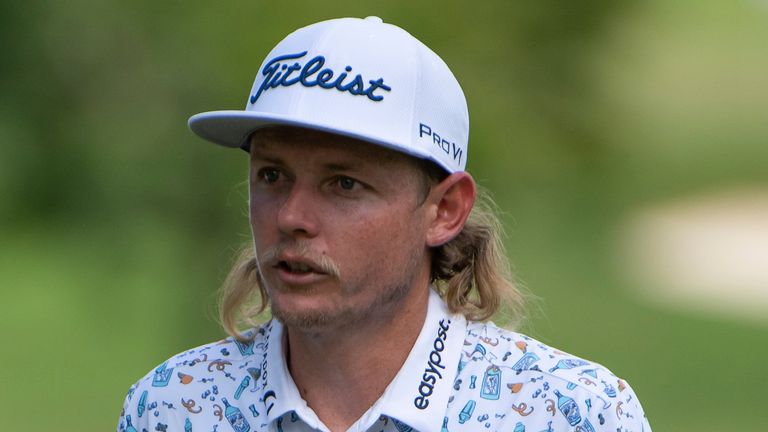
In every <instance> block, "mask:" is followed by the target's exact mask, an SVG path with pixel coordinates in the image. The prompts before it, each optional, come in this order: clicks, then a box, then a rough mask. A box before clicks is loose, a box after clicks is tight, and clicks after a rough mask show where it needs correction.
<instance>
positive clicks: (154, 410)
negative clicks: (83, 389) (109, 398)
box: [117, 378, 185, 432]
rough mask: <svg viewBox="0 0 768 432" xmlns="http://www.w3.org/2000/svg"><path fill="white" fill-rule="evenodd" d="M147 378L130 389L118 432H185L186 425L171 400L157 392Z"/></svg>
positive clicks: (121, 414) (118, 423) (118, 425)
mask: <svg viewBox="0 0 768 432" xmlns="http://www.w3.org/2000/svg"><path fill="white" fill-rule="evenodd" d="M157 390H158V389H155V388H153V387H152V386H151V385H150V380H147V379H146V378H144V379H142V380H140V381H139V382H137V383H136V384H134V385H132V386H131V388H130V389H128V394H127V395H126V397H125V402H124V403H123V409H122V411H121V412H120V418H119V419H118V422H117V432H154V431H159V432H184V431H185V424H184V423H183V420H181V421H180V420H179V417H178V415H176V413H175V406H174V405H173V402H172V401H171V400H165V399H166V398H164V392H162V391H157Z"/></svg>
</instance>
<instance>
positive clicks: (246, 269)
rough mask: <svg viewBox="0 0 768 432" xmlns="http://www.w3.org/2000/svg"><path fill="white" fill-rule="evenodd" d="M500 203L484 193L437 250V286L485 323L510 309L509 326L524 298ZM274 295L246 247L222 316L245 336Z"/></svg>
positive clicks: (227, 286)
mask: <svg viewBox="0 0 768 432" xmlns="http://www.w3.org/2000/svg"><path fill="white" fill-rule="evenodd" d="M496 213H497V211H496V206H495V204H494V203H493V201H492V200H491V199H490V198H489V197H488V195H487V194H485V193H483V192H482V191H478V200H477V202H476V203H475V206H474V207H473V208H472V212H471V213H470V215H469V218H468V220H467V222H466V224H465V225H464V228H463V229H462V231H461V232H460V233H459V234H458V235H457V236H456V237H455V238H454V239H452V240H451V241H449V242H448V243H446V244H444V245H442V246H439V247H436V248H433V251H432V266H431V279H432V285H433V286H434V287H435V289H436V290H437V292H438V293H439V294H440V296H441V297H443V298H444V299H445V301H446V303H447V304H448V309H449V310H450V311H451V313H460V314H462V315H464V316H465V317H466V318H467V319H468V320H472V321H485V320H488V319H489V318H491V316H493V315H494V314H495V313H496V312H498V311H499V310H500V308H502V307H505V308H506V312H507V314H506V315H508V318H507V319H505V321H506V322H507V325H508V326H514V325H516V324H517V323H519V322H520V320H521V319H522V311H523V303H524V301H523V300H524V298H523V295H522V293H521V292H520V290H519V289H518V288H517V287H516V286H515V284H514V282H513V280H512V274H511V271H510V267H509V261H508V260H507V257H506V253H505V251H504V245H503V243H502V240H501V236H502V229H501V224H500V222H499V219H498V217H497V216H496ZM268 304H269V297H268V295H267V291H266V289H265V288H264V284H263V283H261V278H260V276H259V270H258V266H257V264H256V258H255V253H254V249H253V246H252V245H250V244H249V245H248V246H245V247H243V249H242V250H241V251H240V252H239V254H238V256H237V258H236V260H235V263H234V265H233V266H232V269H231V270H230V272H229V275H228V276H227V278H226V280H225V281H224V284H223V285H222V287H221V290H220V299H219V319H220V322H221V325H222V327H223V328H224V330H225V331H226V332H227V333H228V334H229V335H231V336H233V337H235V338H237V339H243V338H244V337H243V336H242V334H241V332H240V331H239V328H240V327H241V326H247V327H253V326H255V325H257V324H258V322H259V318H260V315H261V314H262V313H263V312H264V311H265V310H266V309H267V306H268Z"/></svg>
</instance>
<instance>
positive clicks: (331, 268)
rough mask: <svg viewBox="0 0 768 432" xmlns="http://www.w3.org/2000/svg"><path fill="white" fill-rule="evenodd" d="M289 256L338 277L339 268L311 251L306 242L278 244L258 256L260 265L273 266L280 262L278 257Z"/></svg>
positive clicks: (309, 245)
mask: <svg viewBox="0 0 768 432" xmlns="http://www.w3.org/2000/svg"><path fill="white" fill-rule="evenodd" d="M283 254H289V255H291V256H292V257H296V258H297V259H300V260H302V261H305V262H306V263H307V264H308V265H309V266H310V267H312V268H313V269H315V270H319V271H321V272H323V273H326V274H328V275H331V276H335V277H339V276H340V274H341V273H340V271H339V266H338V264H336V262H334V261H333V259H331V258H330V257H328V256H326V255H324V254H322V253H320V252H317V251H316V250H314V249H312V245H311V244H310V242H309V241H307V240H295V241H291V242H289V243H279V244H277V245H275V246H272V247H270V248H267V249H266V250H265V251H264V252H262V253H261V254H259V255H258V256H259V262H260V263H268V264H270V265H274V264H276V263H278V262H279V261H280V256H281V255H283Z"/></svg>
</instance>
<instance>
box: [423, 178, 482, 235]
mask: <svg viewBox="0 0 768 432" xmlns="http://www.w3.org/2000/svg"><path fill="white" fill-rule="evenodd" d="M476 196H477V186H476V185H475V180H474V179H472V176H470V175H469V173H467V172H457V173H453V174H451V175H449V176H448V177H446V178H445V180H443V181H442V182H440V183H438V184H437V185H436V186H434V187H433V188H432V189H431V190H430V193H429V196H428V197H427V201H428V202H429V203H430V205H431V206H432V209H433V211H432V212H431V214H430V216H431V220H430V224H429V229H428V230H427V238H426V241H427V246H429V247H436V246H440V245H443V244H445V243H448V242H449V241H451V240H452V239H453V238H454V237H456V236H457V235H459V233H460V232H461V230H462V229H463V228H464V223H465V222H466V221H467V218H468V217H469V213H470V212H471V211H472V206H473V205H474V204H475V197H476Z"/></svg>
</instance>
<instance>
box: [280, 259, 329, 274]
mask: <svg viewBox="0 0 768 432" xmlns="http://www.w3.org/2000/svg"><path fill="white" fill-rule="evenodd" d="M277 268H279V269H281V270H284V271H286V272H289V273H293V274H307V273H313V272H314V273H319V272H317V271H316V270H315V269H314V268H312V267H311V266H310V265H309V264H307V263H303V262H298V261H278V262H277Z"/></svg>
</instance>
